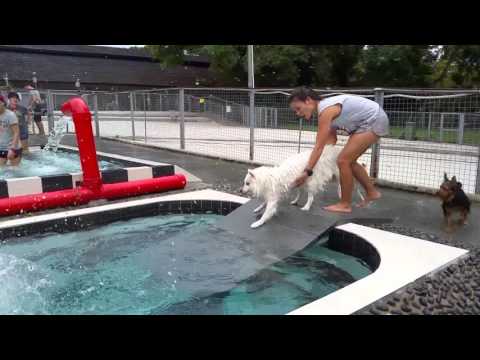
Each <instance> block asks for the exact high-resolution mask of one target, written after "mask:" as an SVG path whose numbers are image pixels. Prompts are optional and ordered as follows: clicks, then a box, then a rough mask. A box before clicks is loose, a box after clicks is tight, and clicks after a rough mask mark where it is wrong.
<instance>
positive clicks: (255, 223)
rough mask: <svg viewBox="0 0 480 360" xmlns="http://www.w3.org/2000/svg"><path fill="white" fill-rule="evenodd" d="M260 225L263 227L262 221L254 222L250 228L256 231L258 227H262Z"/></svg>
mask: <svg viewBox="0 0 480 360" xmlns="http://www.w3.org/2000/svg"><path fill="white" fill-rule="evenodd" d="M262 225H263V221H256V222H254V223H253V224H252V225H250V227H251V228H252V229H256V228H259V227H260V226H262Z"/></svg>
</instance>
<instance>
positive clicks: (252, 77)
mask: <svg viewBox="0 0 480 360" xmlns="http://www.w3.org/2000/svg"><path fill="white" fill-rule="evenodd" d="M253 65H254V63H253V45H248V88H249V89H250V116H249V121H250V154H249V155H250V156H249V158H250V160H251V161H253V159H254V150H255V71H254V66H253Z"/></svg>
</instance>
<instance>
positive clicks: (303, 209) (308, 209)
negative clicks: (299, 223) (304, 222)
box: [300, 206, 310, 212]
mask: <svg viewBox="0 0 480 360" xmlns="http://www.w3.org/2000/svg"><path fill="white" fill-rule="evenodd" d="M300 210H302V211H305V212H307V211H310V206H308V207H307V206H304V207H302V208H301V209H300Z"/></svg>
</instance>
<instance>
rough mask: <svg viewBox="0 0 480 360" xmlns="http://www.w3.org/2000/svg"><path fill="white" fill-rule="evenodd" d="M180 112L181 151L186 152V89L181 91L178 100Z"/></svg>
mask: <svg viewBox="0 0 480 360" xmlns="http://www.w3.org/2000/svg"><path fill="white" fill-rule="evenodd" d="M178 107H179V109H178V110H179V111H180V149H182V150H185V89H180V91H179V98H178Z"/></svg>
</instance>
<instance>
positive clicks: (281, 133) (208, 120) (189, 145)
mask: <svg viewBox="0 0 480 360" xmlns="http://www.w3.org/2000/svg"><path fill="white" fill-rule="evenodd" d="M290 91H291V89H257V90H254V91H251V90H249V89H233V88H183V89H179V88H171V89H156V90H148V91H147V90H145V91H133V92H88V93H82V96H83V98H84V99H85V100H86V101H87V103H88V105H89V106H90V108H91V109H92V115H93V119H94V122H95V124H94V131H95V135H96V136H97V137H100V136H102V137H107V138H116V139H121V140H124V141H129V142H134V143H146V144H149V145H154V146H158V147H162V148H167V149H172V150H180V151H185V152H188V153H193V154H199V155H206V156H213V157H218V158H222V159H229V160H236V161H244V162H254V163H257V164H266V165H273V164H278V163H279V162H281V161H282V160H284V159H285V158H287V157H288V156H290V155H292V154H294V153H297V152H300V151H308V150H310V149H312V148H313V146H314V144H315V136H316V127H317V120H315V119H314V120H312V121H310V122H309V121H305V120H302V119H297V118H296V116H295V114H294V113H293V112H292V111H291V110H290V109H289V107H288V103H287V100H288V95H289V93H290ZM317 91H318V92H319V93H320V94H322V95H324V96H329V95H334V94H342V93H348V94H354V95H359V96H364V97H367V98H369V99H372V100H375V101H377V102H378V103H380V104H381V106H383V108H384V110H385V112H386V113H387V115H388V116H389V119H390V127H391V129H390V130H391V131H390V135H389V136H388V137H385V138H382V139H381V141H380V142H379V143H378V144H376V145H375V146H373V147H372V148H371V149H369V150H368V151H367V152H366V153H365V154H364V155H363V156H362V157H361V158H360V159H359V161H360V162H362V163H364V164H366V165H367V166H369V167H370V175H371V176H372V177H373V178H375V179H377V181H378V182H384V183H386V184H390V185H392V186H398V187H409V188H413V189H424V190H432V189H437V188H438V186H439V185H440V183H441V181H442V179H443V173H444V172H446V173H447V174H448V175H456V176H457V179H459V180H460V181H461V182H462V184H463V188H464V189H465V191H466V192H467V193H469V194H480V91H474V90H440V89H435V90H429V89H423V90H415V89H407V90H405V89H342V90H325V89H319V90H317ZM41 94H42V97H43V98H44V99H45V101H46V103H47V105H48V106H47V109H48V112H47V115H46V116H45V122H46V123H48V125H49V126H48V128H50V129H51V128H52V127H53V123H54V121H55V119H57V118H58V117H59V116H60V115H61V114H60V112H59V110H60V106H61V105H62V104H63V102H65V101H66V100H68V99H69V98H70V97H72V96H78V93H76V92H73V91H72V92H65V91H54V90H47V91H41ZM250 104H254V106H253V108H252V106H250ZM70 130H72V131H73V129H70ZM347 139H348V138H347V137H346V136H342V135H340V136H339V142H338V146H343V145H344V144H345V143H346V141H347Z"/></svg>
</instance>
